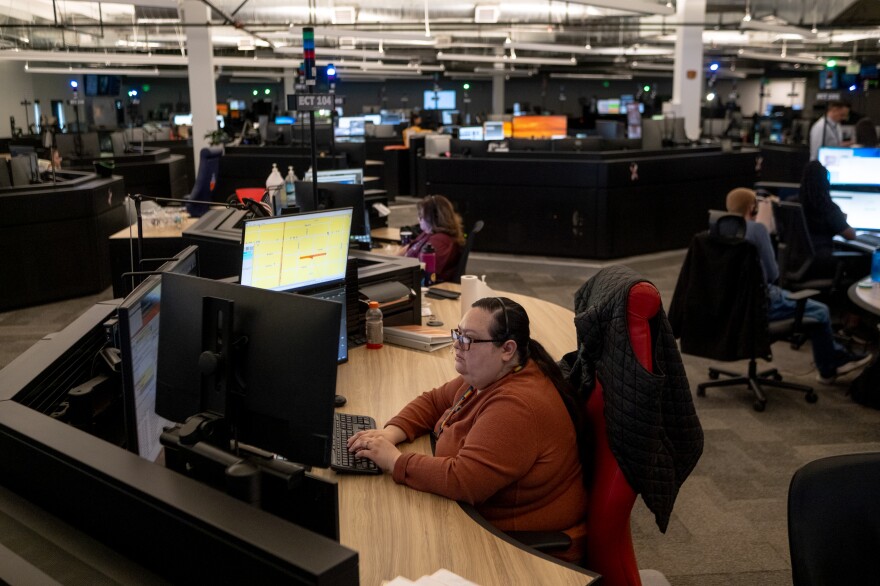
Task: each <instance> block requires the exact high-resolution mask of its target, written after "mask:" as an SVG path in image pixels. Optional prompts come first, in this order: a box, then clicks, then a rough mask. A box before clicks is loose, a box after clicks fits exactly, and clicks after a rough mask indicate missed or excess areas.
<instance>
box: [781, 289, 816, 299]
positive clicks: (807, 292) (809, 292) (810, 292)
mask: <svg viewBox="0 0 880 586" xmlns="http://www.w3.org/2000/svg"><path fill="white" fill-rule="evenodd" d="M819 293H820V292H819V291H817V290H816V289H801V290H800V291H789V292H788V295H787V297H788V298H789V299H791V300H792V301H800V300H802V299H804V300H805V299H809V298H810V297H815V296H816V295H818V294H819Z"/></svg>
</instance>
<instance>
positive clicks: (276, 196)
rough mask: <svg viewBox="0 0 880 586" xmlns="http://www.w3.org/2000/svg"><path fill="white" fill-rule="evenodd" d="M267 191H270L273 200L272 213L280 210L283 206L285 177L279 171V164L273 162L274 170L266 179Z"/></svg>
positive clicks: (270, 199)
mask: <svg viewBox="0 0 880 586" xmlns="http://www.w3.org/2000/svg"><path fill="white" fill-rule="evenodd" d="M266 191H268V192H269V201H271V202H272V213H276V212H278V210H279V209H280V208H281V206H280V205H279V204H280V203H281V194H282V193H283V191H284V177H282V176H281V173H279V172H278V165H276V164H275V163H272V172H271V173H269V178H268V179H266Z"/></svg>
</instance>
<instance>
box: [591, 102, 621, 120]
mask: <svg viewBox="0 0 880 586" xmlns="http://www.w3.org/2000/svg"><path fill="white" fill-rule="evenodd" d="M596 113H597V114H599V115H601V116H607V115H609V114H622V113H623V112H622V111H621V106H620V99H618V98H612V99H607V100H596Z"/></svg>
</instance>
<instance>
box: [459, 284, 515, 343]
mask: <svg viewBox="0 0 880 586" xmlns="http://www.w3.org/2000/svg"><path fill="white" fill-rule="evenodd" d="M495 300H496V301H497V302H498V303H500V304H501V312H502V313H503V314H504V334H503V335H502V337H501V338H492V339H490V340H478V339H476V338H471V337H470V336H465V335H464V334H462V333H461V330H459V329H454V330H449V331H450V332H451V333H452V341H453V342H458V347H459V348H461V349H462V350H470V347H471V344H482V343H486V342H494V343H496V344H500V343H502V342H506V341H507V338H508V337H510V322H509V321H508V319H507V306H506V305H504V301H502V300H501V298H500V297H496V298H495Z"/></svg>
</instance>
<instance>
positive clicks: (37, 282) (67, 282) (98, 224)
mask: <svg viewBox="0 0 880 586" xmlns="http://www.w3.org/2000/svg"><path fill="white" fill-rule="evenodd" d="M59 177H63V178H64V179H66V181H64V182H62V183H58V184H57V185H53V184H52V183H40V184H36V185H32V186H29V187H13V188H7V189H2V190H0V249H2V250H3V254H4V259H3V262H2V263H0V283H2V286H0V311H3V310H7V309H12V308H14V307H24V306H29V305H38V304H40V303H45V302H48V301H54V300H57V299H67V298H70V297H77V296H81V295H88V294H92V293H98V292H100V291H102V290H104V289H105V288H107V287H108V286H109V285H110V257H109V253H108V247H107V239H108V238H109V237H110V235H111V234H113V233H115V232H118V231H119V230H121V229H122V228H123V227H125V226H127V225H128V222H127V218H126V214H125V207H124V199H125V189H124V186H123V181H122V178H121V177H115V176H114V177H109V178H100V177H97V176H96V175H95V174H94V173H75V172H66V173H64V174H59Z"/></svg>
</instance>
